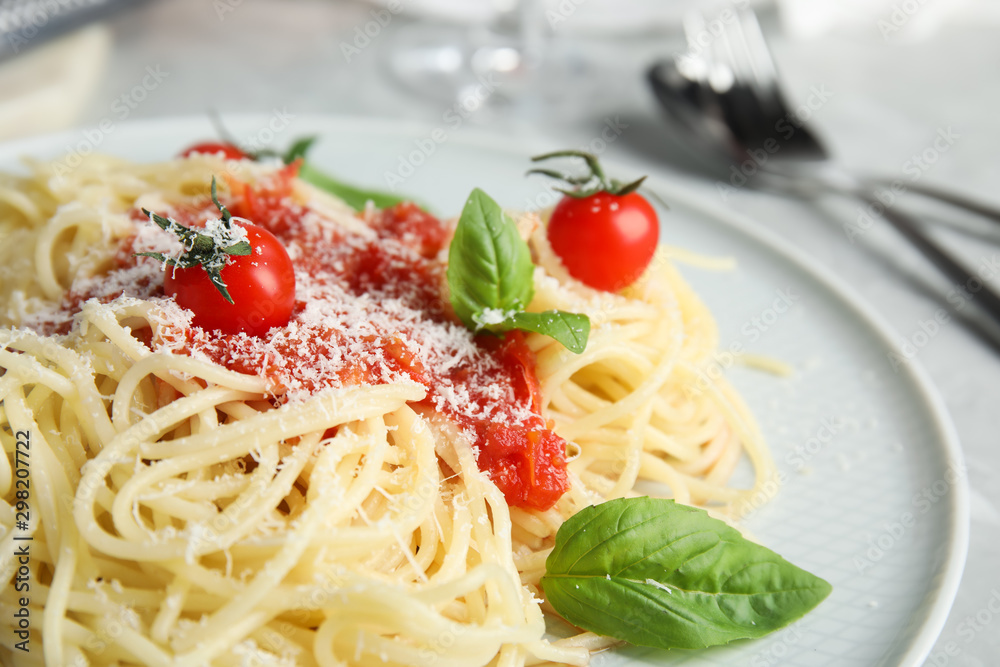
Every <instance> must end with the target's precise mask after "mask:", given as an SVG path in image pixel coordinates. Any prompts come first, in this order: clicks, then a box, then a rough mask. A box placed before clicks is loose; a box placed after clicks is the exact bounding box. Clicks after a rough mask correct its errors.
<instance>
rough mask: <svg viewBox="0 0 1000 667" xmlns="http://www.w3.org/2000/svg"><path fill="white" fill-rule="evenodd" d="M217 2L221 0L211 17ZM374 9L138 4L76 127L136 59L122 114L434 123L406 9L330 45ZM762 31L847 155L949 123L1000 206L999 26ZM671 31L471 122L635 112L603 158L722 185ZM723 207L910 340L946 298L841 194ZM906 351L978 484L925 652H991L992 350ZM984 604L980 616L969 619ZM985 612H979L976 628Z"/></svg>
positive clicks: (979, 182) (938, 342)
mask: <svg viewBox="0 0 1000 667" xmlns="http://www.w3.org/2000/svg"><path fill="white" fill-rule="evenodd" d="M220 5H224V6H225V7H227V8H230V9H232V11H228V12H225V13H224V14H222V18H221V20H220V15H219V13H218V10H219V6H220ZM370 11H371V7H370V6H367V5H363V4H341V3H335V2H319V1H310V0H287V1H285V2H277V1H273V2H272V1H263V0H245V1H242V0H216V2H214V3H212V2H204V1H199V0H180V1H177V0H174V1H171V2H159V3H153V4H149V5H146V6H143V7H141V8H139V9H137V10H134V11H133V12H131V13H129V14H126V15H123V16H120V17H119V18H117V19H115V20H114V21H113V22H112V23H111V26H112V28H113V33H114V41H113V47H112V54H111V60H110V65H109V70H108V72H107V73H106V76H105V77H104V78H103V80H102V81H101V83H100V84H99V86H98V88H97V89H96V91H95V92H94V94H93V96H92V98H91V100H90V102H89V104H88V106H87V107H86V111H85V113H84V114H83V116H82V117H81V118H80V126H81V127H85V126H95V125H98V124H99V123H100V122H101V121H102V120H103V119H105V118H110V119H112V120H113V121H114V122H118V121H119V120H120V118H121V114H122V113H123V112H122V108H123V107H122V106H121V104H120V102H119V103H118V104H117V105H116V103H115V100H116V99H120V98H121V96H122V95H128V94H129V91H130V90H132V89H133V87H134V86H136V85H141V82H142V79H143V77H144V76H145V75H146V73H147V67H154V68H155V67H157V66H159V67H160V68H161V71H162V72H166V73H167V74H166V75H165V77H164V78H163V81H162V83H160V84H158V85H157V86H156V87H155V89H153V90H151V91H149V92H148V95H144V96H143V97H145V98H146V99H144V100H143V101H142V102H138V103H135V105H134V107H135V108H130V109H129V110H128V117H129V118H133V119H138V118H149V117H157V116H170V115H179V114H184V115H188V114H200V113H203V112H205V110H206V109H208V108H216V109H218V110H219V111H220V112H222V113H223V114H225V113H232V112H243V111H248V112H265V113H266V112H272V111H273V110H275V109H277V110H287V112H289V113H291V114H293V115H295V114H306V113H332V114H346V115H354V116H364V117H384V118H405V119H409V120H419V121H425V122H427V123H431V124H438V125H439V124H441V122H442V116H443V113H444V112H445V111H446V106H445V105H442V104H441V103H439V102H431V101H427V100H423V99H419V98H416V97H413V96H411V95H409V94H407V93H405V92H403V91H401V90H400V89H399V87H398V86H396V85H395V84H394V83H393V81H392V80H391V79H390V78H389V77H388V76H387V75H386V70H385V56H386V55H387V54H388V53H389V51H390V50H391V49H392V46H393V44H394V40H395V39H396V36H397V35H398V31H399V29H400V28H404V27H405V26H406V24H407V23H408V19H406V18H403V17H394V18H393V20H392V22H390V24H389V25H388V26H386V28H385V29H383V30H381V31H380V33H379V34H378V35H377V36H376V37H375V38H373V39H372V43H371V44H370V45H369V46H368V47H366V48H365V49H363V50H362V51H361V52H360V53H359V54H356V55H354V57H353V58H352V60H351V62H350V63H348V62H346V58H345V56H344V54H343V51H342V48H341V43H342V42H348V43H350V42H351V41H352V40H353V39H354V36H355V28H356V27H358V26H363V25H364V24H365V23H366V22H368V21H369V20H371V16H370V14H369V12H370ZM570 18H571V17H570ZM560 29H561V28H560ZM565 34H566V33H559V34H558V35H557V36H561V35H565ZM770 37H771V42H772V46H773V48H774V50H775V52H776V55H777V58H778V60H779V62H780V66H781V70H782V73H783V76H784V79H785V84H786V85H785V88H786V91H787V93H788V96H789V97H790V98H791V99H792V100H794V101H795V102H796V103H802V102H804V101H806V100H807V99H808V97H809V95H810V91H811V89H812V88H813V87H824V88H825V89H826V90H828V91H830V92H831V93H832V96H831V97H830V99H829V100H828V101H827V102H825V103H824V104H822V105H821V106H820V108H818V109H817V110H816V111H815V113H814V114H813V117H812V119H811V122H812V123H813V124H814V125H815V126H816V127H817V128H818V129H819V130H820V132H821V133H822V134H823V135H824V136H825V137H828V143H829V144H830V146H831V147H832V148H833V149H834V150H835V152H836V154H837V155H838V156H840V157H841V158H842V159H843V161H844V162H845V163H847V164H848V165H851V166H854V167H857V168H864V169H868V170H870V171H873V172H881V173H884V174H886V175H889V176H893V177H895V176H899V177H903V178H906V174H905V173H904V172H903V170H904V169H906V168H907V165H906V163H907V160H909V159H910V158H911V156H912V155H913V154H915V153H921V152H923V151H924V150H925V149H927V148H929V147H931V146H932V145H933V141H934V138H935V136H936V133H937V131H938V130H939V129H941V130H944V131H946V130H947V128H951V129H952V132H953V134H956V135H957V138H956V139H955V140H954V143H953V144H952V145H951V146H950V147H949V149H948V150H947V151H946V152H942V153H940V154H939V156H938V159H937V160H936V161H935V163H934V164H933V165H932V166H931V167H930V168H929V169H928V170H927V172H926V174H925V176H924V179H925V180H926V181H927V182H931V181H933V182H938V183H941V184H945V185H951V186H955V187H959V188H961V189H962V190H965V191H967V192H969V193H973V194H976V195H978V196H980V197H982V198H983V199H986V200H991V201H994V202H997V203H998V204H1000V188H998V184H1000V159H998V156H1000V124H998V123H997V121H996V118H997V109H998V108H1000V78H998V77H997V76H996V73H997V72H998V71H1000V70H998V65H1000V41H998V40H997V39H996V33H995V31H994V30H991V29H989V28H988V27H983V28H975V27H962V28H949V29H944V30H943V31H942V32H940V33H939V34H938V35H936V36H934V37H933V38H931V39H929V40H926V41H922V42H920V43H917V44H897V43H887V42H885V41H883V40H881V39H880V38H879V37H878V35H877V33H876V35H875V37H874V39H873V38H869V37H865V38H861V37H858V38H854V39H849V38H843V37H840V38H837V37H826V38H820V39H811V40H809V41H803V42H795V41H791V40H789V39H787V38H784V37H783V36H782V35H780V34H778V33H777V32H776V31H770ZM560 44H564V43H563V42H557V43H556V44H555V48H560ZM679 44H680V42H679V37H678V35H676V34H667V35H652V34H650V35H641V36H635V37H632V38H628V39H621V38H618V39H614V40H607V41H604V42H601V41H592V42H591V43H589V45H588V46H587V47H586V48H585V49H584V50H583V51H582V52H581V51H579V50H578V51H577V55H581V53H582V54H584V55H585V57H587V58H592V59H599V60H600V63H599V65H598V66H597V67H595V68H593V73H592V74H589V75H588V76H587V77H586V78H584V79H581V80H582V81H585V82H586V83H587V85H588V86H591V87H592V88H593V89H596V90H597V91H599V92H597V93H594V94H587V95H584V96H583V97H582V99H581V98H580V97H577V96H574V94H562V93H559V94H558V95H556V96H555V97H556V98H557V99H555V100H554V101H552V100H550V102H551V104H552V106H550V107H549V108H548V109H547V110H546V111H545V112H544V113H542V114H538V113H536V112H532V111H531V110H523V109H522V111H521V112H519V114H520V115H518V116H517V117H513V118H512V117H510V115H508V114H505V113H488V112H484V113H482V114H477V115H476V116H474V117H473V118H472V119H470V120H469V121H468V122H467V123H465V126H466V127H471V128H474V129H477V130H487V131H498V132H504V133H505V134H506V135H508V136H513V137H517V138H519V139H522V140H524V141H529V142H535V143H537V144H539V145H541V146H545V147H564V146H567V145H568V146H580V145H582V144H585V143H586V142H588V141H589V140H590V138H591V137H593V136H596V132H599V131H600V127H601V125H602V123H603V122H604V119H606V118H615V117H616V116H618V117H620V119H621V122H624V123H626V124H628V126H629V127H628V128H627V130H626V131H625V132H623V134H622V138H621V140H620V141H616V142H615V143H613V144H611V145H610V146H609V148H608V151H607V156H608V157H610V158H614V159H616V160H618V161H620V162H629V163H631V164H634V165H635V166H636V167H637V169H638V168H640V167H641V168H644V169H649V170H652V171H656V172H659V173H664V174H668V175H670V176H671V177H672V178H675V179H680V180H684V181H686V182H689V183H690V187H691V188H692V189H693V190H697V191H702V192H703V193H704V195H705V196H706V197H713V198H717V197H719V194H718V188H717V186H716V185H715V184H713V183H712V182H711V181H709V180H703V179H699V178H694V177H691V176H689V175H687V172H685V171H684V170H683V169H682V167H683V162H684V160H683V159H681V160H678V159H677V158H676V155H675V152H674V151H673V149H672V148H671V146H670V145H669V143H668V142H667V141H665V140H664V139H663V137H662V130H661V126H660V119H659V116H658V114H657V111H656V109H655V107H654V105H653V101H652V98H651V95H650V94H649V93H648V91H647V89H646V88H645V85H644V83H643V79H642V72H643V70H644V69H645V67H646V65H647V64H648V63H649V62H651V60H652V59H653V58H654V57H655V56H657V55H661V56H663V55H668V54H670V53H673V52H675V51H677V50H678V47H679ZM573 62H575V61H573ZM291 136H294V120H293V121H292V125H291V126H290V127H289V131H288V135H287V138H290V137H291ZM281 141H282V138H281V137H279V139H278V143H280V142H281ZM670 156H673V158H672V159H673V160H674V163H681V166H680V167H678V166H676V165H671V164H668V163H667V162H666V161H665V159H664V158H665V157H670ZM372 185H377V184H372ZM906 197H907V196H906V195H904V198H906ZM905 200H906V201H913V200H912V199H908V198H906V199H905ZM726 204H727V205H729V206H732V207H733V208H735V209H738V210H740V211H742V212H744V213H746V214H747V215H749V216H751V217H753V218H755V219H756V220H758V221H759V222H760V224H761V225H763V226H765V227H767V228H769V229H771V230H773V231H775V232H777V233H778V234H780V235H782V236H783V237H785V238H787V239H789V240H790V241H792V242H793V243H794V244H795V245H797V246H798V247H800V248H801V249H802V250H803V251H804V252H806V253H807V254H808V255H810V256H812V257H813V258H815V260H816V261H817V262H818V263H819V264H822V265H825V266H826V267H828V268H831V269H833V270H834V271H835V272H836V273H837V274H838V275H839V276H840V277H841V279H843V280H844V281H845V282H847V283H849V284H850V285H852V286H853V287H854V288H855V289H856V290H858V291H860V292H861V293H862V294H863V295H864V296H865V297H866V298H867V299H868V301H869V302H871V303H872V304H874V306H875V307H876V309H877V310H878V311H880V312H881V314H882V316H883V317H884V319H885V320H886V321H888V322H889V323H890V324H891V325H892V326H893V327H894V329H895V330H896V331H897V332H899V334H900V340H902V338H903V337H904V336H905V337H907V338H912V337H913V335H914V334H915V333H917V332H919V331H920V323H921V321H926V320H929V319H933V318H934V316H935V313H937V312H938V310H939V309H940V308H949V306H948V305H947V304H946V302H945V301H944V299H943V298H941V297H940V294H941V293H943V291H944V290H945V289H946V288H947V286H946V285H944V284H943V283H942V282H941V281H939V280H937V279H936V278H935V277H934V274H933V272H932V271H931V270H929V269H926V268H924V266H923V264H922V262H921V261H920V259H919V258H918V257H916V256H915V255H914V254H913V253H912V252H911V251H910V250H909V249H908V248H906V247H905V246H904V244H902V243H898V242H896V241H895V239H894V237H893V236H892V234H891V233H890V232H888V231H886V230H884V229H881V228H880V226H877V227H876V228H875V229H873V231H872V232H871V233H870V234H867V235H865V237H864V239H863V240H862V242H860V243H858V244H854V245H852V244H851V243H850V242H849V241H848V237H847V234H845V233H844V229H843V225H844V224H852V223H854V222H855V220H856V218H857V212H856V209H855V207H853V206H851V205H844V204H838V203H836V202H826V203H824V204H822V206H821V207H817V206H814V205H806V204H803V203H799V202H794V201H789V200H784V199H782V198H779V197H776V196H771V195H766V194H762V193H759V192H753V191H748V190H745V189H743V190H738V191H735V192H733V193H731V195H730V196H729V197H728V199H727V201H726ZM994 238H995V239H998V240H997V241H996V242H994V243H990V242H988V241H983V240H978V241H969V240H962V239H960V238H959V237H956V236H954V235H949V236H948V240H949V241H950V242H954V243H957V244H958V245H957V246H956V247H957V248H959V249H960V251H961V254H962V256H963V257H965V258H967V259H968V261H969V263H970V265H976V264H978V263H979V262H980V261H982V260H984V259H989V258H990V257H991V256H992V255H993V253H1000V234H997V235H995V236H994ZM963 310H964V311H968V310H969V308H965V309H963ZM949 312H951V314H952V315H954V314H955V313H954V312H953V311H949ZM920 340H922V339H920ZM916 357H917V360H918V362H919V363H921V364H923V365H924V366H925V367H926V368H927V370H928V371H929V372H930V375H931V377H932V378H933V380H934V382H935V383H936V385H937V387H938V389H939V390H940V391H941V393H942V394H943V396H944V398H945V402H946V403H947V406H948V409H949V410H950V412H951V415H952V417H953V419H954V422H955V424H956V426H957V429H958V432H959V434H960V437H961V440H962V445H963V449H964V453H965V456H966V461H967V464H968V467H969V481H970V484H971V487H972V522H971V541H970V551H969V559H968V564H967V566H966V570H965V575H964V578H963V581H962V585H961V588H960V590H959V593H958V597H957V599H956V602H955V606H954V609H953V611H952V613H951V615H950V617H949V619H948V621H947V623H946V624H945V627H944V630H943V633H942V635H941V637H940V639H939V641H938V643H937V645H936V647H935V649H934V652H932V654H931V658H930V659H929V660H928V663H927V664H929V665H959V666H970V667H971V666H974V665H975V666H980V665H987V666H989V665H996V664H998V660H1000V632H998V631H997V630H996V628H990V627H989V621H991V620H992V619H993V618H995V617H996V616H997V614H996V613H994V611H992V610H991V609H990V606H991V604H992V607H993V609H1000V607H998V603H1000V569H998V568H997V565H998V563H1000V511H998V506H1000V437H998V435H997V433H998V431H1000V409H998V408H1000V353H998V351H997V349H994V348H991V347H990V346H988V345H987V344H985V343H984V342H983V341H982V339H981V338H979V337H977V336H975V335H973V334H972V333H970V330H969V328H968V327H966V326H964V325H962V324H958V323H957V320H956V319H955V318H954V317H953V318H952V319H951V321H950V322H949V323H947V324H945V325H944V326H942V327H941V328H940V331H939V332H937V333H936V334H935V335H934V336H932V337H931V338H930V340H929V341H928V342H927V343H926V345H925V346H924V347H922V348H920V349H919V350H918V353H917V355H916ZM977 614H978V615H979V621H974V620H973V621H972V622H971V623H970V620H969V619H970V617H971V618H972V619H975V617H976V616H977ZM984 622H985V627H984V626H980V625H978V624H979V623H984ZM974 624H975V625H974ZM977 627H978V628H980V629H979V630H976V629H975V628H977Z"/></svg>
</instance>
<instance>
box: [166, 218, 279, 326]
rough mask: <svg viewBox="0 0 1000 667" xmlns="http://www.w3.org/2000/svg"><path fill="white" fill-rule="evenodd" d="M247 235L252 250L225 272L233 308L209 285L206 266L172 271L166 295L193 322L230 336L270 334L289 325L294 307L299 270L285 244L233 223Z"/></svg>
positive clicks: (262, 231) (261, 231) (229, 261)
mask: <svg viewBox="0 0 1000 667" xmlns="http://www.w3.org/2000/svg"><path fill="white" fill-rule="evenodd" d="M232 224H234V225H239V226H241V227H243V229H245V230H246V231H247V240H248V241H249V242H250V245H251V247H252V248H253V251H252V252H251V253H250V254H249V255H244V256H234V255H230V256H229V257H228V258H227V262H226V266H225V267H223V269H222V280H223V282H225V283H226V288H227V289H228V290H229V295H230V296H231V297H232V298H233V303H229V302H227V301H226V300H225V298H223V296H222V295H221V294H220V293H219V290H218V289H216V287H215V285H213V284H212V282H211V280H209V277H208V274H207V273H206V272H205V269H204V268H202V267H201V266H194V267H191V268H189V269H173V268H170V267H167V272H166V276H165V277H164V280H163V288H164V291H165V292H166V293H167V295H169V296H173V297H174V298H175V299H176V300H177V303H178V304H179V305H181V306H183V307H184V308H187V309H189V310H191V311H192V312H193V313H194V323H195V324H197V325H198V326H200V327H202V328H204V329H213V330H214V329H218V330H220V331H223V332H225V333H239V332H241V331H242V332H246V333H248V334H250V335H251V336H260V335H262V334H265V333H267V331H268V330H269V329H270V328H271V327H280V326H284V325H285V324H288V320H289V319H290V318H291V316H292V309H293V308H294V307H295V270H294V267H293V266H292V260H291V259H290V258H289V257H288V253H287V252H286V251H285V248H284V246H282V245H281V242H280V241H279V240H278V239H277V238H275V236H274V235H273V234H271V232H269V231H267V230H266V229H263V228H261V227H258V226H256V225H252V224H250V223H245V222H238V221H237V220H235V219H234V220H233V222H232Z"/></svg>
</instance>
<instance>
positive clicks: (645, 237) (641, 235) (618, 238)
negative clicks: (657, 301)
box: [528, 150, 660, 292]
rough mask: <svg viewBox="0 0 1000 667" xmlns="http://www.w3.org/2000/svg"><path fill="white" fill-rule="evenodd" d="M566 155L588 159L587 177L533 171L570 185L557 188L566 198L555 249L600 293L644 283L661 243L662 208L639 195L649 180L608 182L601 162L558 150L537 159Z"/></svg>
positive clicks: (552, 231)
mask: <svg viewBox="0 0 1000 667" xmlns="http://www.w3.org/2000/svg"><path fill="white" fill-rule="evenodd" d="M560 157H576V158H581V159H583V161H584V162H585V163H586V166H587V173H585V174H583V175H581V176H574V175H571V174H566V173H562V172H559V171H555V170H553V169H531V170H530V171H528V173H529V174H542V175H543V176H548V177H550V178H555V179H558V180H560V181H562V182H564V183H566V184H567V185H568V186H569V187H568V188H556V189H557V190H558V191H559V192H562V193H564V194H565V195H566V196H565V197H563V198H562V199H561V200H560V201H559V202H558V203H557V204H556V206H555V208H554V209H553V210H552V213H551V215H550V216H549V221H548V226H547V228H546V235H547V237H548V240H549V245H550V246H552V250H553V251H554V252H555V254H556V255H558V256H559V259H560V260H561V261H562V263H563V266H564V267H565V268H566V270H567V271H568V272H569V274H570V275H571V276H573V277H574V278H576V279H577V280H579V281H580V282H582V283H583V284H585V285H587V286H589V287H592V288H594V289H598V290H604V291H607V292H617V291H618V290H620V289H622V288H624V287H627V286H629V285H631V284H632V283H634V282H635V281H636V280H638V279H639V277H640V276H641V275H642V274H643V273H644V272H645V271H646V269H647V267H649V264H650V262H652V260H653V256H654V255H655V254H656V248H657V245H658V244H659V240H660V225H659V218H658V217H657V215H656V210H655V209H654V208H653V206H652V205H651V204H650V203H649V201H648V200H647V199H646V198H645V197H643V196H642V195H641V194H639V192H638V189H639V186H641V185H642V183H643V181H644V180H645V178H646V177H645V176H643V177H642V178H639V179H637V180H634V181H631V182H628V183H623V182H621V181H618V180H616V179H613V178H608V176H607V175H606V174H605V173H604V169H603V168H602V167H601V164H600V162H599V161H598V160H597V158H596V157H595V156H593V155H591V154H590V153H585V152H583V151H573V150H568V151H556V152H553V153H546V154H544V155H538V156H536V157H533V158H532V161H534V162H539V161H542V160H548V159H551V158H560Z"/></svg>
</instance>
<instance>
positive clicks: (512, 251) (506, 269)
mask: <svg viewBox="0 0 1000 667" xmlns="http://www.w3.org/2000/svg"><path fill="white" fill-rule="evenodd" d="M534 268H535V266H534V264H532V262H531V251H530V250H529V249H528V244H527V243H525V242H524V240H523V239H522V238H521V237H520V236H519V235H518V233H517V226H516V225H515V224H514V222H513V221H512V220H511V219H510V218H508V217H507V215H506V214H505V213H504V212H503V209H502V208H500V205H499V204H497V203H496V202H495V201H493V199H491V198H490V196H489V195H488V194H486V193H485V192H483V191H482V190H480V189H479V188H476V189H475V190H473V191H472V194H470V195H469V199H468V200H467V201H466V202H465V207H464V208H463V209H462V215H461V216H459V218H458V225H457V227H456V228H455V236H454V237H453V238H452V241H451V246H449V248H448V289H449V291H450V293H451V304H452V306H453V307H454V309H455V314H456V315H458V317H459V319H461V320H462V322H463V323H464V324H465V326H467V327H469V328H470V329H472V330H473V331H475V330H477V329H479V328H480V327H479V326H477V323H476V321H475V316H476V315H478V314H480V313H482V312H483V311H484V310H487V309H496V310H501V311H505V312H506V311H512V310H513V311H520V310H524V308H525V307H526V306H527V305H528V304H529V303H531V297H532V296H533V295H534V291H535V286H534V283H533V282H532V275H533V273H534Z"/></svg>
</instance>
